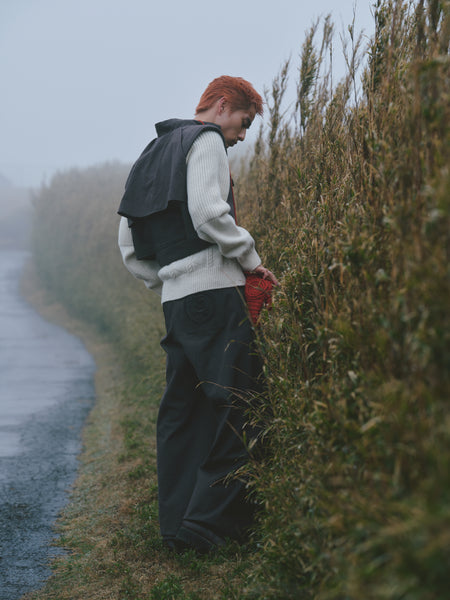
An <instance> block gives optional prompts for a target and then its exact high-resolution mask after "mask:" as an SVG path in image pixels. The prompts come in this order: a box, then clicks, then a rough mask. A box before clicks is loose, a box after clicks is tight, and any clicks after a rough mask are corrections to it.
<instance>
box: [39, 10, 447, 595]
mask: <svg viewBox="0 0 450 600" xmlns="http://www.w3.org/2000/svg"><path fill="white" fill-rule="evenodd" d="M375 24H376V33H375V36H374V38H373V39H372V40H371V41H370V44H369V48H368V49H367V47H366V46H365V45H364V43H363V41H362V39H361V38H359V37H358V36H357V35H356V33H355V32H354V30H353V29H352V28H351V27H350V40H349V44H348V46H347V62H348V73H347V76H346V77H345V78H344V79H343V80H342V81H340V82H339V83H338V84H337V85H336V84H335V83H334V85H332V81H331V73H330V71H329V68H328V64H329V63H328V56H329V54H330V51H331V40H332V34H333V24H332V23H331V21H330V19H324V20H323V21H321V22H320V23H318V24H317V25H316V26H314V27H312V28H311V30H310V31H309V32H308V33H307V36H306V39H305V42H304V44H303V47H302V56H301V65H300V68H299V70H298V73H299V75H298V80H297V82H296V83H297V91H298V98H297V103H296V105H295V107H293V110H292V112H291V113H289V114H286V113H285V112H284V108H283V96H284V93H285V90H286V86H287V83H288V76H289V72H290V67H289V65H288V63H286V64H285V65H284V66H283V67H282V69H281V71H280V73H279V75H278V76H276V77H275V78H274V80H273V84H272V87H271V90H270V92H269V93H268V97H267V112H268V117H269V126H268V130H267V131H263V130H262V131H261V134H260V136H259V139H258V140H257V142H256V145H255V149H254V153H253V155H252V157H251V158H250V160H249V162H248V163H245V165H244V164H243V166H242V169H241V172H240V173H235V176H236V179H237V197H238V207H239V216H240V220H241V221H242V222H243V223H244V224H246V225H247V226H248V228H249V229H250V230H251V231H252V233H254V235H255V237H256V239H257V243H258V248H259V249H260V251H261V254H262V256H263V258H264V263H265V264H267V266H268V267H270V268H271V269H272V270H273V271H274V272H275V273H276V275H277V276H278V277H279V278H280V280H281V287H280V289H279V290H278V291H277V293H276V296H275V301H274V307H273V310H272V311H271V313H269V314H266V315H265V317H264V320H263V324H262V329H261V351H262V353H263V355H264V358H265V364H266V366H265V368H266V373H267V378H268V393H267V397H266V398H265V400H264V403H263V406H261V407H260V412H259V413H258V415H255V416H258V417H260V416H262V417H263V418H264V419H265V421H266V422H267V430H266V431H265V443H266V448H267V454H266V455H265V457H264V458H263V459H262V462H261V460H259V461H258V462H256V461H255V462H251V463H250V465H249V467H248V468H247V469H246V471H247V476H248V478H249V489H250V490H251V491H252V492H253V493H254V495H255V498H257V499H258V501H259V502H260V504H261V506H262V508H263V510H262V511H261V513H260V517H259V526H258V529H257V531H256V534H255V535H256V539H257V540H258V542H259V546H258V548H259V549H258V551H257V553H256V554H255V556H254V558H253V559H252V563H253V564H252V568H251V569H249V570H248V572H247V573H246V575H245V576H246V582H245V585H243V586H242V589H241V591H239V593H238V592H236V595H235V596H233V597H236V598H238V597H239V598H244V597H245V598H254V599H256V598H258V599H264V598H267V599H269V598H270V599H284V598H286V599H288V598H289V599H298V598H302V599H308V598H310V599H312V598H323V599H335V600H338V599H339V600H343V599H352V600H361V599H364V600H380V599H389V600H394V599H399V598H408V599H409V600H426V599H429V600H438V599H439V600H444V598H446V597H448V573H449V572H450V535H449V532H450V485H449V484H450V427H449V423H450V414H449V402H448V400H449V397H450V394H449V392H450V386H449V378H450V348H449V346H450V344H449V342H450V331H449V298H450V277H449V264H450V261H449V259H450V239H449V231H450V227H449V225H450V218H449V204H450V173H449V169H448V165H449V160H448V159H449V141H450V140H449V122H450V114H449V106H450V104H449V98H450V96H449V56H448V48H449V31H450V22H449V2H448V1H443V2H437V1H433V0H430V1H428V2H423V1H420V2H416V3H408V2H402V1H387V0H385V1H381V0H380V1H378V2H377V3H376V7H375ZM319 28H320V29H319ZM364 56H366V57H367V56H368V60H367V64H366V66H364V69H363V73H362V77H360V76H359V75H358V65H359V64H360V63H361V61H362V59H363V57H364ZM360 80H361V83H360ZM127 172H128V169H127V168H125V167H122V166H120V165H106V166H103V167H98V168H93V169H89V170H86V171H81V172H80V171H71V172H68V173H65V174H62V175H60V176H58V177H56V178H55V179H54V180H53V181H52V182H51V184H50V185H49V186H48V187H45V188H43V189H42V190H41V192H40V194H39V197H38V199H37V201H36V218H35V226H34V248H35V260H36V264H37V267H38V270H39V273H40V274H41V276H42V280H43V281H44V282H45V284H46V285H47V286H48V287H49V288H50V289H51V290H53V292H54V293H55V295H56V296H57V297H58V298H59V299H61V300H62V301H64V302H65V303H67V304H68V306H70V307H71V308H72V309H73V310H75V311H76V312H77V314H78V315H79V316H81V317H83V318H85V319H88V320H90V321H91V322H92V323H95V324H96V325H100V326H101V328H102V329H103V330H104V331H106V332H108V334H110V335H112V336H113V339H115V340H116V342H117V344H120V345H123V348H124V349H126V352H128V353H129V355H132V356H133V357H134V358H135V360H136V361H137V362H139V364H141V365H142V367H143V369H144V370H143V371H142V372H145V369H147V368H149V366H150V365H149V364H148V361H147V362H146V354H147V349H146V345H147V344H149V343H152V344H153V343H156V342H155V339H156V338H159V336H160V333H161V322H160V313H159V307H158V306H157V303H158V300H157V299H156V300H154V299H153V297H152V296H151V294H149V293H148V292H146V291H145V288H144V287H143V286H142V284H140V285H139V284H138V283H136V284H134V282H133V281H131V280H130V276H129V275H128V274H127V273H126V272H125V270H124V268H123V267H122V266H121V264H120V256H119V253H118V250H117V247H116V235H117V234H116V230H117V217H116V215H115V211H116V209H117V205H118V202H119V200H120V195H121V192H122V188H123V182H124V180H125V177H126V173H127ZM149 340H151V341H149ZM244 588H245V592H244V591H243V590H244ZM230 597H232V596H230Z"/></svg>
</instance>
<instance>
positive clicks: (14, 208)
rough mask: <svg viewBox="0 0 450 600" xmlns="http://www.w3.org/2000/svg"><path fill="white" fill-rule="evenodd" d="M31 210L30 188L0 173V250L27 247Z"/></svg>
mask: <svg viewBox="0 0 450 600" xmlns="http://www.w3.org/2000/svg"><path fill="white" fill-rule="evenodd" d="M32 212H33V210H32V201H31V190H29V189H27V188H19V187H16V186H14V185H13V184H12V183H11V182H10V181H9V180H8V179H6V177H4V176H2V175H1V174H0V250H1V249H2V248H15V249H25V248H28V247H29V242H30V233H31V220H32Z"/></svg>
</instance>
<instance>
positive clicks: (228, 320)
mask: <svg viewBox="0 0 450 600" xmlns="http://www.w3.org/2000/svg"><path fill="white" fill-rule="evenodd" d="M163 309H164V316H165V321H166V332H167V334H166V336H165V337H164V338H163V340H162V342H161V346H162V347H163V348H164V350H165V351H166V353H167V368H166V379H167V383H166V389H165V392H164V395H163V398H162V401H161V405H160V409H159V415H158V425H157V464H158V496H159V520H160V528H161V534H162V537H163V538H164V539H165V540H166V541H169V540H172V539H174V538H175V537H176V535H177V533H178V531H179V529H180V527H181V526H183V528H188V529H190V528H191V529H193V530H195V531H197V532H200V533H203V534H204V535H205V537H209V538H211V537H213V535H217V536H220V537H231V538H239V537H240V536H241V534H242V533H243V532H244V531H245V530H246V528H247V527H248V526H249V525H250V524H251V520H252V513H253V511H252V509H251V506H250V504H249V503H248V502H247V501H246V498H245V484H244V482H243V481H240V480H238V479H237V478H232V477H231V478H230V477H229V478H228V479H227V481H224V479H225V478H226V477H227V475H229V474H230V473H232V472H233V471H234V470H235V469H236V468H237V467H239V466H241V465H242V464H244V463H245V461H246V460H247V459H248V453H247V450H246V444H247V443H248V442H249V439H251V438H252V437H254V436H255V435H256V433H257V431H256V430H255V429H251V428H249V427H246V421H247V416H246V414H245V413H246V409H247V408H248V398H249V397H251V395H252V394H253V393H254V392H258V391H259V389H260V386H261V361H260V358H259V356H258V355H257V353H256V352H255V349H254V347H253V341H254V332H253V329H252V326H251V324H250V321H249V319H248V317H247V312H246V308H245V304H244V300H243V290H242V289H239V288H225V289H220V290H211V291H207V292H199V293H196V294H192V295H189V296H186V297H185V298H181V299H179V300H174V301H170V302H165V303H164V305H163ZM244 432H245V433H244Z"/></svg>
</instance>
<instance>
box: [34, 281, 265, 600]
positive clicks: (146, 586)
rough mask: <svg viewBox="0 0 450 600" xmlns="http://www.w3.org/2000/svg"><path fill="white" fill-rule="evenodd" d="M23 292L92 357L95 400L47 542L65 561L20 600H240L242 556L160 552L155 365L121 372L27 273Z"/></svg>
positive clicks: (114, 358) (245, 556) (237, 552)
mask: <svg viewBox="0 0 450 600" xmlns="http://www.w3.org/2000/svg"><path fill="white" fill-rule="evenodd" d="M23 292H24V295H25V297H26V298H27V299H28V301H29V302H30V303H31V304H32V305H33V306H34V307H35V308H36V309H37V310H38V311H39V312H40V313H41V314H42V316H43V317H45V318H47V319H48V320H51V321H52V322H55V323H57V324H58V325H60V326H62V327H64V328H65V329H67V330H68V331H70V332H71V333H72V334H74V335H76V336H78V337H80V338H81V339H82V340H83V342H84V343H85V345H86V347H87V349H88V351H89V352H90V353H91V354H92V356H93V357H94V359H95V362H96V365H97V370H96V375H95V390H96V402H95V406H94V407H93V409H92V411H91V413H90V416H89V418H88V421H87V423H86V426H85V428H84V432H83V451H82V454H81V456H80V467H79V473H78V477H77V480H76V482H75V484H74V486H73V489H72V490H71V493H70V500H69V503H68V504H67V506H66V507H65V509H64V510H63V512H62V514H61V516H60V518H59V520H58V522H57V526H56V529H57V532H58V534H59V537H58V538H57V540H56V543H57V544H58V545H59V546H62V547H64V548H65V549H66V550H67V553H66V554H65V555H64V556H60V557H58V558H57V559H56V560H55V561H54V563H53V564H52V570H53V575H52V576H51V577H50V579H48V580H47V582H46V583H45V585H44V586H43V588H42V589H40V590H38V591H35V592H33V593H31V594H28V595H26V596H25V597H24V598H26V600H66V599H67V600H69V599H70V600H78V599H79V600H86V599H87V598H89V599H90V600H100V599H102V600H103V599H105V600H106V599H108V600H110V599H134V600H147V599H148V600H158V599H161V600H162V599H164V600H170V599H172V598H173V599H174V600H183V599H186V600H187V599H189V600H195V599H206V598H207V599H214V598H218V599H220V598H227V599H232V598H236V599H238V598H240V597H241V592H240V591H239V590H240V589H241V587H242V586H243V583H242V581H243V574H244V572H245V571H246V570H247V569H248V568H249V565H250V562H251V557H252V555H253V552H252V549H251V548H239V547H238V546H236V545H233V544H230V545H229V546H227V547H226V548H225V549H223V550H221V551H220V552H219V553H218V554H217V555H215V556H213V557H208V558H203V557H202V558H200V557H197V556H196V555H195V554H194V553H190V552H188V553H185V554H183V555H180V556H175V555H173V554H171V553H170V552H168V551H167V550H166V549H164V548H163V546H162V543H161V539H160V536H159V528H158V516H157V485H156V448H155V419H156V413H157V405H158V401H159V397H160V394H161V391H162V386H163V378H164V372H163V362H162V357H161V356H155V357H154V364H155V365H157V368H156V369H155V371H154V373H152V375H150V376H148V377H144V378H143V377H142V376H140V377H137V373H136V372H133V371H132V370H131V369H130V367H128V368H125V367H124V365H123V360H122V359H121V358H120V357H119V356H118V354H117V351H116V346H115V345H114V344H113V343H110V342H109V341H108V340H107V339H105V338H104V337H102V336H100V335H99V334H98V333H96V332H95V331H93V329H92V328H91V327H89V326H88V325H86V324H85V322H82V321H80V320H78V319H75V318H74V317H72V316H71V315H69V314H68V313H67V311H66V310H65V309H64V307H63V306H62V305H60V304H58V303H55V302H52V300H51V299H50V298H49V296H48V294H47V293H46V292H45V291H44V290H42V288H40V287H39V284H38V282H37V279H36V278H35V277H33V274H32V273H30V272H28V273H27V274H26V277H24V284H23Z"/></svg>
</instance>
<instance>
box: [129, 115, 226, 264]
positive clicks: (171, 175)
mask: <svg viewBox="0 0 450 600" xmlns="http://www.w3.org/2000/svg"><path fill="white" fill-rule="evenodd" d="M155 127H156V132H157V134H158V137H157V138H155V139H154V140H152V141H151V142H150V144H148V146H147V147H146V148H145V149H144V151H143V152H142V154H141V156H140V157H139V158H138V160H137V161H136V163H135V164H134V166H133V168H132V169H131V172H130V174H129V176H128V179H127V182H126V184H125V193H124V195H123V197H122V201H121V203H120V207H119V210H118V213H119V214H120V215H122V216H124V217H127V218H128V225H129V226H130V227H131V234H132V237H133V244H134V248H135V253H136V258H137V259H138V260H143V259H156V260H157V261H158V263H159V264H160V265H161V266H164V265H167V264H169V263H171V262H173V261H174V260H179V259H180V258H185V257H186V256H189V255H191V254H194V253H195V252H199V251H200V250H203V249H205V248H207V247H208V246H211V244H210V243H209V242H205V241H204V240H202V239H200V238H199V237H198V235H197V233H196V231H195V229H194V226H193V224H192V219H191V216H190V214H189V211H188V205H187V184H186V172H187V168H186V156H187V154H188V152H189V150H190V148H191V146H192V144H193V143H194V141H195V140H196V139H197V137H198V136H199V135H200V133H202V132H203V131H207V130H212V131H217V133H218V134H219V135H220V136H221V137H222V140H223V142H224V145H225V140H224V139H223V136H222V132H221V130H220V127H219V126H218V125H215V124H214V123H201V122H199V121H194V120H181V119H170V120H168V121H163V122H161V123H157V124H156V126H155ZM228 203H229V204H230V212H231V214H232V215H233V217H235V214H234V203H233V190H232V187H231V179H230V190H229V193H228Z"/></svg>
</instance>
